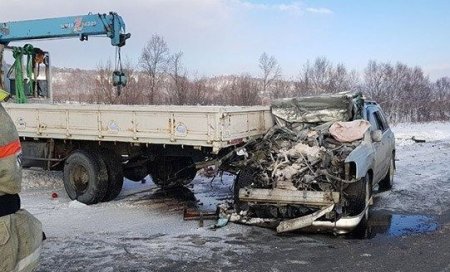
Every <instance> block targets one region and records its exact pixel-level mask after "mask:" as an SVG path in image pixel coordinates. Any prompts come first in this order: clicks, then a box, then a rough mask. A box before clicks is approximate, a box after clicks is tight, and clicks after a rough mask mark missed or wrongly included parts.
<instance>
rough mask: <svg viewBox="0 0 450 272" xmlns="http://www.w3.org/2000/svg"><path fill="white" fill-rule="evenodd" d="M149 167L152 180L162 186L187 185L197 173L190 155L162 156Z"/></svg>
mask: <svg viewBox="0 0 450 272" xmlns="http://www.w3.org/2000/svg"><path fill="white" fill-rule="evenodd" d="M149 168H150V175H151V176H152V179H153V182H154V183H155V184H156V185H158V186H160V187H163V188H170V187H180V186H184V185H187V184H189V183H190V182H191V181H192V180H193V179H194V178H195V176H196V175H197V169H196V168H195V166H194V162H193V161H192V159H191V158H190V157H162V158H160V160H157V162H153V163H152V164H151V166H150V167H149ZM175 174H176V175H175Z"/></svg>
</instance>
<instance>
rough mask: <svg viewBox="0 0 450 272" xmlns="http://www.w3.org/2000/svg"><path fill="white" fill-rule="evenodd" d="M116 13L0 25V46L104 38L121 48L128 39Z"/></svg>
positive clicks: (127, 34)
mask: <svg viewBox="0 0 450 272" xmlns="http://www.w3.org/2000/svg"><path fill="white" fill-rule="evenodd" d="M125 31H126V30H125V23H124V22H123V20H122V17H120V16H119V15H118V14H117V13H114V12H110V13H109V14H89V15H82V16H71V17H60V18H49V19H38V20H27V21H17V22H6V23H0V44H3V45H8V44H9V43H10V42H14V41H26V40H38V39H52V38H69V37H79V38H80V40H82V41H84V40H87V39H88V37H89V36H97V35H106V36H107V37H109V38H110V39H111V44H112V45H113V46H118V47H122V46H123V45H125V41H126V40H127V39H128V38H129V37H130V36H131V35H130V34H129V33H126V32H125Z"/></svg>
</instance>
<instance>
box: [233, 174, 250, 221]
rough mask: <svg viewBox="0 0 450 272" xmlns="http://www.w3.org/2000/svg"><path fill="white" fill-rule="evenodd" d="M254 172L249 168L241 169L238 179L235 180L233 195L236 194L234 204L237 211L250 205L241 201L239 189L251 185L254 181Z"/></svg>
mask: <svg viewBox="0 0 450 272" xmlns="http://www.w3.org/2000/svg"><path fill="white" fill-rule="evenodd" d="M253 175H254V172H253V171H251V170H249V169H244V170H241V171H239V173H238V175H237V177H236V179H235V180H234V186H233V195H234V206H235V209H236V211H237V212H240V211H242V210H247V209H248V205H247V203H245V202H241V201H239V190H240V189H242V188H245V187H248V186H250V185H251V184H252V183H253V178H254V177H253Z"/></svg>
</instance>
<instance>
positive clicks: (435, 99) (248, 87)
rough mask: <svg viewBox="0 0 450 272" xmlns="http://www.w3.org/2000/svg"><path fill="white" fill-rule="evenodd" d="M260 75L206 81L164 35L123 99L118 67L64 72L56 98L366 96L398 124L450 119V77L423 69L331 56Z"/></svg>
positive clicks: (135, 69) (153, 43) (263, 67)
mask: <svg viewBox="0 0 450 272" xmlns="http://www.w3.org/2000/svg"><path fill="white" fill-rule="evenodd" d="M255 65H258V68H259V71H260V73H259V75H258V76H251V75H250V74H248V73H243V74H239V75H227V76H216V77H199V76H198V75H197V74H195V73H192V72H190V71H189V70H188V69H187V68H186V67H185V65H184V63H183V52H175V53H171V51H170V49H169V47H168V45H167V43H166V41H165V40H164V38H163V37H162V36H160V35H153V36H152V37H151V39H150V40H149V41H148V42H147V43H146V44H145V46H144V48H143V50H142V52H141V55H140V58H139V63H138V64H137V65H133V64H132V63H131V61H125V64H124V70H125V72H126V74H127V75H128V76H129V81H128V85H127V86H126V87H125V88H124V89H123V90H122V94H121V96H117V95H116V90H115V88H114V87H113V86H112V84H111V74H112V71H113V70H114V69H113V65H112V63H111V62H106V63H103V64H99V65H98V68H97V69H96V70H93V71H87V70H80V69H56V75H57V76H55V78H54V93H55V95H54V97H55V100H57V101H59V102H65V101H78V102H86V103H106V104H151V105H153V104H156V105H157V104H173V105H242V106H250V105H261V104H270V101H271V100H273V99H278V98H286V97H294V96H307V95H321V94H329V93H338V92H345V91H351V92H355V91H361V92H363V93H364V94H365V96H366V97H368V98H369V99H373V100H375V101H377V102H378V103H379V104H381V106H382V108H383V109H384V111H385V112H386V114H387V116H388V118H389V119H390V121H391V122H404V121H408V122H425V121H433V120H449V119H450V78H449V77H443V78H440V79H438V80H436V81H432V80H430V78H429V77H428V76H427V75H426V74H425V73H424V71H423V70H422V69H421V68H420V67H410V66H408V65H405V64H402V63H396V64H392V63H387V62H377V61H369V63H368V64H367V66H366V68H365V69H364V71H363V72H361V73H357V72H356V71H354V70H349V69H348V68H347V67H345V65H343V64H334V63H332V62H331V61H329V60H328V59H326V58H324V57H319V58H316V59H315V60H313V61H309V60H308V61H307V62H306V63H305V64H304V65H303V66H301V68H300V72H299V74H298V76H297V77H295V78H292V79H286V78H284V77H283V74H282V69H281V66H280V65H279V63H278V61H277V59H276V58H275V57H274V56H270V55H268V54H267V53H262V54H261V56H260V58H259V59H258V60H257V61H255Z"/></svg>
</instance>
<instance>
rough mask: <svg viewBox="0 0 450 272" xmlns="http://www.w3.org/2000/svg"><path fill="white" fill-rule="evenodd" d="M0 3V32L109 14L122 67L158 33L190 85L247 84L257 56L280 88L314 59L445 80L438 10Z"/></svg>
mask: <svg viewBox="0 0 450 272" xmlns="http://www.w3.org/2000/svg"><path fill="white" fill-rule="evenodd" d="M0 1H1V4H0V22H6V21H12V20H25V19H36V18H48V17H62V16H72V15H83V14H87V13H89V12H93V13H105V12H108V11H116V12H117V13H119V14H120V15H121V16H122V17H123V19H124V21H125V23H126V25H127V31H128V32H130V33H131V34H132V37H131V38H130V39H129V40H128V44H127V46H125V47H124V48H123V53H124V54H125V55H126V56H127V57H128V58H129V59H130V60H131V61H133V62H134V63H137V62H138V59H139V55H140V52H141V50H142V47H143V46H144V44H145V42H146V41H147V40H148V39H149V38H150V37H151V35H152V34H154V33H158V34H160V35H162V36H163V37H164V38H165V39H166V41H167V43H168V45H169V48H170V49H171V51H172V52H176V51H183V52H184V63H185V66H186V68H188V69H189V70H190V71H191V73H196V74H197V75H199V76H201V75H207V76H210V75H220V74H239V73H243V72H250V73H252V74H253V75H257V74H258V72H259V71H258V65H257V61H258V58H259V56H260V55H261V53H262V52H267V53H268V54H269V55H274V56H275V57H276V58H277V59H278V61H279V63H280V64H281V67H282V69H283V74H284V75H285V77H286V78H289V77H296V76H297V74H298V72H299V70H300V68H301V66H302V64H304V63H305V62H306V60H307V59H314V58H316V57H318V56H323V57H327V58H329V59H330V60H331V61H333V62H335V63H337V62H341V63H344V64H345V65H347V66H348V67H350V68H352V69H356V70H358V71H362V70H363V69H364V67H365V66H366V64H367V62H368V60H371V59H372V60H378V61H390V62H393V63H395V62H397V61H401V62H404V63H406V64H409V65H418V66H421V67H422V68H423V69H424V70H425V71H426V72H427V73H429V74H430V76H431V78H433V79H435V78H437V77H441V76H450V16H449V11H450V1H448V0H434V1H425V0H404V1H400V0H377V1H372V0H371V1H369V0H367V1H364V0H346V1H341V0H335V1H324V0H316V1H313V0H310V1H306V0H304V1H290V0H277V1H269V0H263V1H257V0H228V1H227V0H190V1H188V0H126V1H125V0H77V1H62V0H33V1H25V0H0ZM19 44H20V43H19ZM33 44H35V45H36V46H39V47H41V48H43V49H46V50H48V51H50V52H51V54H52V61H53V65H55V66H59V67H79V68H95V67H96V66H97V65H98V63H99V62H105V61H107V60H108V59H113V58H114V48H113V47H112V46H111V45H110V42H109V40H108V39H106V38H90V40H89V41H88V42H80V41H78V40H77V39H71V40H63V41H59V40H55V41H46V42H33Z"/></svg>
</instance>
